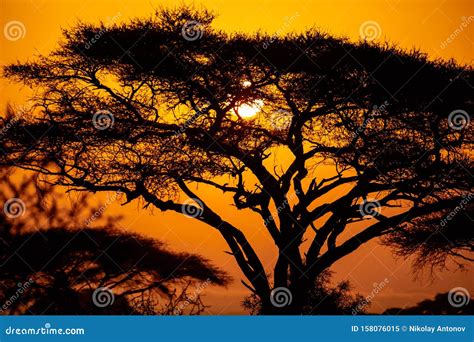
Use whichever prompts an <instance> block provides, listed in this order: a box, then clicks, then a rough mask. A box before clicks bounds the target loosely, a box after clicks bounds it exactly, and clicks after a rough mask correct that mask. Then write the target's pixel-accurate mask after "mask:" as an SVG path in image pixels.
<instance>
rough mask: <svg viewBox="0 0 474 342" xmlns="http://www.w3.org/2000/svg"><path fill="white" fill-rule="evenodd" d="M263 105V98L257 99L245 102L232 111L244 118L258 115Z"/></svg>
mask: <svg viewBox="0 0 474 342" xmlns="http://www.w3.org/2000/svg"><path fill="white" fill-rule="evenodd" d="M262 107H263V101H262V100H255V101H253V102H252V103H243V104H241V105H240V106H238V107H236V108H235V109H233V110H232V112H233V113H234V114H236V115H238V116H240V117H241V118H243V119H248V118H252V117H254V116H255V115H257V113H258V112H260V110H261V109H262Z"/></svg>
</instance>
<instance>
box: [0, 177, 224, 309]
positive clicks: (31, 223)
mask: <svg viewBox="0 0 474 342" xmlns="http://www.w3.org/2000/svg"><path fill="white" fill-rule="evenodd" d="M2 171H4V170H2ZM9 176H10V174H9V173H6V172H3V173H1V174H0V185H1V187H2V190H3V191H2V192H1V193H0V203H2V204H5V205H4V206H3V213H2V214H3V215H1V216H0V267H1V269H2V272H1V274H0V303H2V305H1V306H0V314H36V315H44V314H63V315H64V314H100V315H104V314H120V315H125V314H167V315H170V314H173V315H181V314H200V313H202V312H203V311H204V310H205V308H206V307H207V306H206V305H204V303H203V301H202V291H203V290H204V288H205V287H207V286H210V285H218V286H225V285H227V284H228V283H229V281H230V278H229V276H228V275H227V273H225V272H224V271H222V270H221V269H219V268H217V267H215V266H213V265H212V264H211V263H209V262H208V261H207V260H206V259H204V258H202V257H201V256H199V255H196V254H190V253H179V252H173V251H170V250H169V249H167V248H166V247H165V246H164V244H163V243H161V242H160V241H157V240H154V239H149V238H145V237H143V236H140V235H137V234H132V233H129V232H125V231H123V230H120V229H119V227H120V223H119V219H120V217H116V216H111V215H108V214H104V215H100V216H97V219H96V221H95V223H96V227H95V228H91V227H89V226H84V225H85V223H84V222H88V221H90V220H89V218H90V217H96V215H95V214H96V213H98V212H101V213H102V210H101V208H104V207H103V206H101V207H99V208H97V207H93V206H91V205H90V203H89V199H90V195H88V194H81V195H80V196H79V198H78V199H77V200H75V201H74V202H72V203H71V207H68V205H67V204H65V202H67V200H66V199H65V198H64V196H61V194H60V193H59V192H58V191H56V189H53V188H51V187H49V186H46V187H45V186H44V185H41V186H40V185H39V184H38V186H34V184H35V182H36V181H35V179H36V178H37V177H31V175H23V176H24V177H23V179H22V180H21V181H18V180H15V181H12V180H11V178H10V177H9ZM17 196H18V197H19V196H21V199H19V198H18V197H17ZM12 199H15V200H14V201H12ZM97 223H99V224H100V226H97Z"/></svg>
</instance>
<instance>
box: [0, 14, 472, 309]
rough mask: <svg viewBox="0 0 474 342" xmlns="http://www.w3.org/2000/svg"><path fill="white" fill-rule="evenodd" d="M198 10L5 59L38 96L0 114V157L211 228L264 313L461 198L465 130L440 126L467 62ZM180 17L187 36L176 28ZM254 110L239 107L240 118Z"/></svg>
mask: <svg viewBox="0 0 474 342" xmlns="http://www.w3.org/2000/svg"><path fill="white" fill-rule="evenodd" d="M213 19H214V16H213V14H212V13H209V12H207V11H202V10H195V9H193V8H189V7H184V8H177V9H164V10H160V11H158V12H157V13H156V15H155V16H153V17H151V18H150V19H140V20H139V19H137V20H135V21H132V22H130V23H127V24H120V25H114V26H105V25H104V24H100V25H89V24H84V23H80V24H78V25H77V26H76V27H75V28H73V29H70V30H66V31H65V32H64V39H63V40H62V42H61V45H60V47H59V49H58V50H56V51H55V52H53V53H52V54H50V55H49V56H40V57H38V58H37V60H36V61H32V62H26V63H22V62H18V63H16V64H13V65H10V66H7V67H6V68H5V70H4V74H5V76H7V77H9V78H11V79H13V80H16V81H18V82H21V83H23V84H26V85H29V86H31V87H33V88H34V89H36V90H37V91H38V92H39V95H38V96H37V97H36V100H35V102H34V103H35V104H34V106H33V108H32V110H31V112H30V113H28V115H25V114H23V115H20V114H16V116H15V113H12V114H11V115H10V116H9V117H7V119H6V120H5V122H4V125H5V126H6V125H7V124H8V122H11V120H12V118H17V119H16V121H15V122H16V124H15V125H12V127H11V128H10V129H9V130H8V131H7V133H6V134H4V135H3V136H2V140H1V145H0V147H1V149H2V151H3V156H2V158H1V162H2V163H3V164H4V165H16V166H18V167H21V168H24V169H28V170H35V171H37V172H41V173H44V174H47V175H49V176H51V177H53V179H54V182H55V184H58V185H66V186H69V187H70V188H71V189H77V190H88V191H91V192H97V191H121V192H122V193H123V194H124V195H125V196H126V201H125V202H131V201H133V200H141V201H143V202H144V203H145V205H146V206H154V207H156V208H158V209H160V210H163V211H167V210H171V211H175V212H178V213H181V212H186V211H187V210H194V212H196V213H197V215H195V216H196V219H198V220H200V221H202V222H204V223H206V224H208V225H209V226H211V227H213V228H215V229H216V230H217V231H218V232H219V233H220V234H221V235H222V237H223V238H224V239H225V241H226V242H227V244H228V246H229V248H230V250H231V252H230V253H231V254H232V255H233V256H234V257H235V260H236V262H237V263H238V265H239V267H240V268H241V270H242V272H243V275H244V277H245V280H244V281H243V283H244V285H245V286H246V287H247V288H249V289H250V290H251V291H252V292H253V293H254V294H255V295H256V296H258V297H259V298H260V300H261V305H262V310H261V313H264V314H284V313H287V314H288V313H290V314H293V313H294V314H299V313H302V312H303V311H304V309H303V308H304V307H305V305H306V303H307V298H308V293H309V292H310V291H311V288H312V287H313V284H314V283H315V281H316V279H317V277H318V276H319V275H321V274H322V273H323V272H324V271H325V270H327V269H329V268H330V267H331V265H333V264H334V263H335V262H336V261H338V260H339V259H341V258H343V257H345V256H347V255H349V254H350V253H352V252H354V251H355V250H357V249H358V248H359V247H360V246H362V245H364V244H365V243H366V242H368V241H370V240H372V239H374V238H378V237H380V236H390V234H394V233H395V234H397V232H400V231H408V232H409V231H411V230H412V229H413V227H414V226H413V224H411V222H414V220H417V219H420V218H428V217H432V215H436V214H438V213H440V212H446V211H449V210H450V209H452V208H455V207H456V206H457V205H459V202H460V201H461V200H462V198H463V196H466V195H467V194H468V193H469V192H470V191H472V176H471V173H472V172H471V171H472V158H471V157H472V156H471V154H470V153H469V151H470V148H471V147H472V141H473V140H472V129H471V127H470V126H469V125H466V127H461V128H462V129H458V127H455V128H456V129H453V128H452V126H453V125H452V124H451V126H450V122H449V120H448V119H452V118H451V117H449V114H450V113H453V111H459V110H462V111H464V112H463V113H466V114H467V113H469V112H470V111H472V100H471V93H472V86H471V85H472V84H473V81H474V80H473V70H472V68H471V67H470V66H461V65H458V64H456V63H455V62H454V61H432V60H429V59H428V57H427V56H426V55H424V54H422V53H421V52H419V51H415V50H414V51H409V52H408V51H403V50H401V49H399V48H397V47H396V46H391V45H389V44H379V45H376V44H372V43H368V42H365V41H363V42H358V43H354V42H350V41H348V40H347V39H344V38H335V37H331V36H329V35H327V34H324V33H321V32H318V31H315V30H309V31H307V32H304V33H302V34H290V35H286V36H283V37H274V36H269V35H266V34H260V33H259V34H255V35H245V34H237V33H235V34H227V33H224V32H221V31H219V30H216V29H214V28H213V27H212V26H211V24H212V21H213ZM190 21H194V22H199V23H200V25H198V26H196V27H194V29H195V30H200V31H199V32H198V33H202V35H201V34H198V38H199V37H200V39H194V38H195V37H193V38H192V39H189V37H187V36H186V30H183V29H184V28H186V27H187V25H189V23H190ZM99 32H100V38H99V39H98V40H95V41H94V43H93V44H91V43H90V42H91V41H93V38H94V37H95V36H96V34H98V33H99ZM264 47H265V48H264ZM258 103H259V104H262V105H261V106H260V107H261V108H260V109H261V110H260V112H259V113H258V114H257V115H255V116H254V117H251V118H243V117H242V116H241V115H240V114H239V107H240V106H242V105H245V104H247V105H249V106H256V105H257V104H258ZM455 113H458V112H455ZM467 115H468V114H467ZM468 119H469V117H467V118H466V120H468ZM8 120H10V121H8ZM278 153H286V154H288V155H290V158H289V160H290V162H288V163H287V164H285V163H283V162H278V161H277V159H275V158H276V156H277V154H278ZM328 169H331V171H328ZM197 185H204V186H207V187H213V188H215V189H218V190H221V191H223V192H227V193H231V194H232V195H233V201H234V203H233V204H234V205H235V207H236V208H237V209H239V210H251V211H253V212H255V213H257V214H258V215H260V216H261V218H262V222H263V224H264V225H265V227H266V229H267V230H268V234H269V235H270V237H271V238H272V239H273V242H274V245H275V247H276V249H277V252H278V259H277V261H276V263H275V265H274V267H273V270H272V274H271V276H267V270H265V268H264V266H263V264H262V262H261V261H260V259H259V257H258V255H257V253H256V252H255V250H254V248H253V247H252V245H251V244H250V242H249V241H248V240H247V237H246V236H245V234H244V233H243V232H242V230H241V229H239V227H237V226H236V225H234V224H231V223H230V222H228V221H226V220H224V219H223V218H222V216H221V215H219V214H218V213H217V212H216V211H215V210H214V209H212V208H211V207H210V206H209V204H208V203H206V200H205V199H203V198H201V197H199V194H198V192H196V191H195V190H194V189H195V187H196V186H197ZM186 197H189V198H193V199H195V200H196V201H195V202H196V203H197V204H198V205H199V206H200V208H199V210H197V209H196V206H194V205H190V204H189V202H188V201H187V200H186ZM371 198H376V199H377V202H373V201H372V200H371ZM367 204H368V206H369V209H368V212H366V209H367V208H366V206H367ZM373 205H376V206H379V208H378V209H377V210H375V211H374V210H371V209H370V206H373ZM367 214H370V215H367ZM368 218H371V219H368ZM426 222H428V221H426ZM463 228H464V229H466V228H467V227H463ZM432 229H435V228H434V227H433V228H432ZM471 234H472V233H471ZM469 239H470V241H472V235H471V236H470V237H469ZM305 241H307V244H306V245H304V242H305ZM471 252H472V250H471V251H463V252H462V253H471ZM464 261H466V260H464ZM274 287H287V288H289V290H290V292H291V293H292V295H293V300H292V302H291V305H288V306H285V307H282V308H277V307H274V306H273V305H272V304H271V289H272V288H274Z"/></svg>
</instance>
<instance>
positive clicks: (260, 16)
mask: <svg viewBox="0 0 474 342" xmlns="http://www.w3.org/2000/svg"><path fill="white" fill-rule="evenodd" d="M183 2H184V3H190V2H189V1H183ZM176 3H177V2H176V1H156V0H104V1H101V0H0V4H1V5H0V25H1V28H2V31H4V28H5V26H6V25H7V23H9V22H11V21H19V22H21V23H22V24H23V25H24V31H23V32H22V33H24V37H22V38H20V39H18V40H9V39H7V38H6V35H5V32H2V33H3V34H1V37H0V44H1V52H0V63H1V64H6V63H10V62H14V61H16V60H18V59H19V60H21V61H25V60H28V59H32V58H33V56H34V55H35V54H38V53H48V52H49V51H50V50H51V49H53V48H54V47H55V46H56V42H57V40H58V39H59V38H60V34H61V28H67V27H70V26H71V25H73V24H74V23H76V22H77V21H78V20H82V21H85V22H98V21H104V22H113V21H115V20H117V21H120V22H121V21H127V20H129V19H130V18H135V17H144V16H148V15H150V14H151V13H152V12H153V11H154V10H155V9H156V8H158V7H159V6H167V5H175V4H176ZM193 3H195V4H196V5H200V4H202V5H205V6H206V7H207V8H208V9H211V10H213V11H214V12H215V13H216V14H218V18H217V20H216V21H215V27H218V28H221V29H224V30H227V31H244V32H254V31H256V30H263V31H268V32H281V33H286V32H290V31H296V32H299V31H302V30H304V29H306V28H310V27H314V26H316V27H318V28H320V29H322V30H324V31H326V32H329V33H332V34H335V35H342V36H347V37H349V38H351V39H353V40H356V39H359V34H360V29H361V25H363V24H364V23H366V22H375V23H376V24H377V25H378V27H379V28H380V31H379V33H380V37H379V38H378V40H379V41H381V40H388V41H390V42H393V43H397V44H399V45H400V46H402V47H404V48H407V49H410V48H413V47H416V48H419V49H421V50H422V51H424V52H426V53H428V54H429V55H430V56H431V57H432V58H443V59H449V58H454V59H456V60H457V61H458V62H460V63H472V59H473V56H474V53H473V52H474V51H473V41H474V38H473V34H472V33H473V28H474V18H473V17H472V16H473V15H474V5H473V2H472V1H471V0H444V1H441V0H371V1H367V0H366V1H362V0H345V1H341V0H333V1H331V0H326V1H321V0H277V1H275V0H238V1H234V0H209V1H202V2H193ZM450 37H451V38H450ZM10 38H11V37H10ZM448 38H449V40H450V41H449V42H448ZM19 90H21V88H20V87H18V86H16V85H11V84H8V83H6V82H5V81H3V80H2V81H1V83H0V91H1V98H0V105H1V106H2V108H4V105H5V103H6V102H7V101H13V102H19V101H21V100H22V99H23V98H24V97H25V96H26V95H27V94H28V92H27V91H26V90H25V89H23V90H21V91H19ZM210 197H211V201H210V204H211V205H212V206H213V207H214V208H216V209H217V210H218V211H220V212H224V215H223V216H224V217H225V218H228V219H229V220H230V221H232V222H235V223H236V224H237V225H238V226H239V227H242V228H243V230H244V231H245V233H246V234H247V235H248V238H249V240H250V241H251V242H252V243H254V244H255V245H256V249H257V251H258V253H259V254H260V256H261V258H262V260H263V263H264V264H265V265H268V266H269V268H268V271H270V270H271V269H270V266H271V265H273V262H274V257H275V249H274V248H273V243H272V242H271V241H270V238H269V237H268V236H267V235H266V234H265V231H264V227H263V226H262V224H261V221H260V220H259V218H257V217H256V216H254V215H253V214H248V213H246V214H242V213H238V214H236V213H235V211H231V210H228V209H227V208H228V203H230V197H226V198H225V200H223V199H222V195H221V194H218V193H212V194H211V196H210ZM110 211H111V212H115V213H116V212H121V213H124V214H125V215H126V217H125V221H124V227H126V229H130V230H134V231H139V232H142V233H144V234H147V235H151V236H155V237H159V238H160V239H162V240H164V241H166V242H167V243H168V244H169V245H170V246H171V247H173V248H176V249H178V250H188V251H190V252H197V253H200V254H202V255H204V256H205V257H207V258H209V259H211V260H213V261H214V263H215V264H216V265H218V266H220V267H222V268H224V269H226V270H228V271H229V272H230V273H231V274H232V275H233V276H234V278H235V281H234V283H233V284H232V285H231V286H230V287H229V288H228V289H227V290H226V291H216V290H214V289H208V290H206V293H205V294H207V303H209V304H211V305H213V307H212V308H211V310H210V312H212V313H216V314H217V313H239V312H241V311H242V309H241V307H240V306H239V304H240V301H241V299H242V297H243V296H244V295H245V294H247V291H246V290H245V288H243V286H242V285H240V281H239V279H240V272H239V270H238V268H237V266H236V265H235V263H234V261H233V259H232V257H230V256H229V255H227V254H225V253H223V251H225V250H227V248H226V246H225V244H224V243H223V241H222V240H221V238H220V236H219V234H218V233H216V232H214V231H213V230H212V229H211V228H208V227H206V226H204V225H202V224H200V223H196V221H194V220H191V219H187V218H184V217H182V216H179V215H177V214H172V213H166V214H163V213H159V212H158V211H156V212H154V213H153V214H151V213H150V212H149V211H144V210H138V209H137V206H136V205H134V204H131V205H129V206H128V207H126V208H121V207H119V206H118V205H113V206H112V207H111V209H110ZM408 265H409V263H407V262H404V261H401V260H394V259H393V258H392V257H391V256H390V253H389V251H388V250H386V249H385V248H383V247H382V246H380V245H378V244H377V243H375V242H374V243H370V244H367V245H366V246H364V247H363V248H362V249H361V250H360V251H358V252H357V253H356V254H354V255H352V256H349V257H348V258H346V259H344V260H342V261H340V262H338V263H337V264H336V265H335V267H334V268H333V269H334V270H335V271H336V272H337V273H336V279H346V278H348V279H349V280H351V281H352V282H353V285H354V286H355V290H357V291H359V292H361V293H362V294H368V293H370V291H371V290H372V287H373V283H374V282H381V281H382V280H383V279H384V278H385V277H386V276H388V277H389V280H390V283H389V286H388V287H387V288H386V289H384V291H383V292H382V293H381V294H379V295H378V296H377V298H376V299H375V300H374V304H373V306H372V308H371V310H373V311H382V310H383V309H384V308H388V307H391V306H403V305H405V304H414V303H415V302H416V301H417V300H420V299H424V298H426V297H428V296H432V295H433V294H434V293H436V292H440V291H447V290H449V289H450V288H452V287H455V286H459V284H463V286H464V287H468V288H470V289H473V291H471V293H474V286H473V282H472V280H470V278H469V276H468V275H467V273H460V272H457V273H442V274H438V275H436V278H437V280H436V282H434V283H429V282H427V281H426V279H424V281H413V279H412V275H411V273H410V269H409V267H408Z"/></svg>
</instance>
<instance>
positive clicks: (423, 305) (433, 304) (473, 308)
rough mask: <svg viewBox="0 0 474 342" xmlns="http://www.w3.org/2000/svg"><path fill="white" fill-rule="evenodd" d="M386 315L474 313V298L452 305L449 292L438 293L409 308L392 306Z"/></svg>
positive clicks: (385, 312)
mask: <svg viewBox="0 0 474 342" xmlns="http://www.w3.org/2000/svg"><path fill="white" fill-rule="evenodd" d="M384 314H385V315H472V314H474V302H473V301H472V298H471V299H470V301H469V302H468V303H467V304H466V305H462V306H460V307H454V306H452V305H451V304H450V303H449V301H448V293H447V292H446V293H438V294H436V296H435V297H434V299H425V300H423V301H421V302H419V303H417V304H416V305H415V306H412V307H408V308H390V309H387V310H385V311H384Z"/></svg>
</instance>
